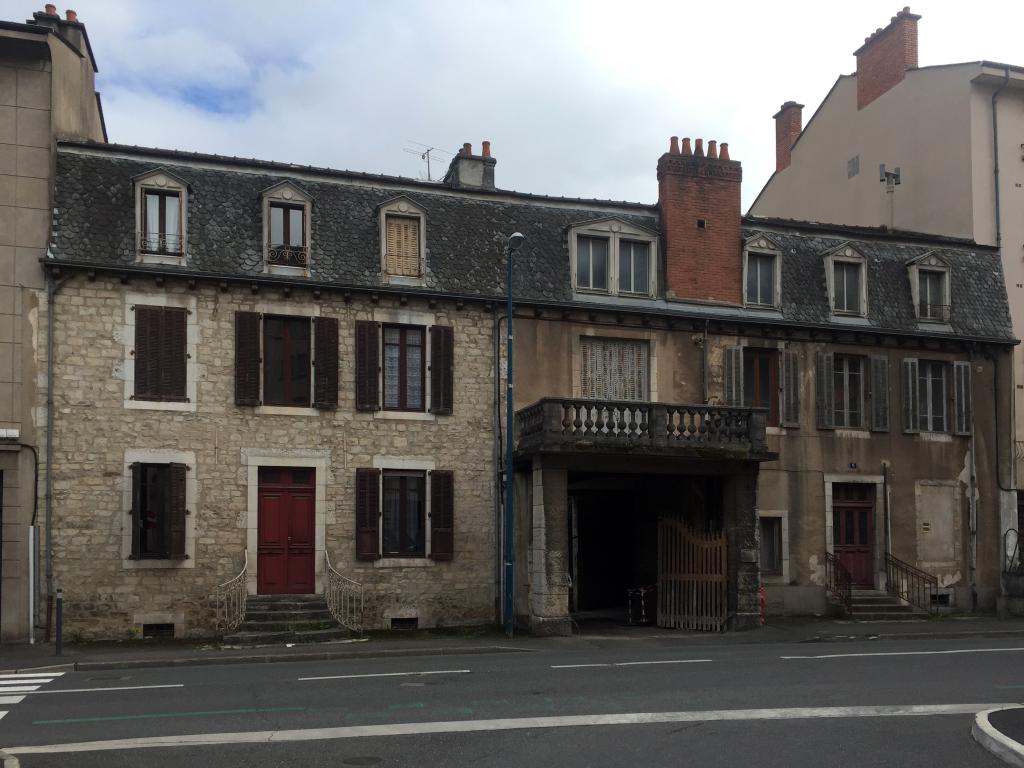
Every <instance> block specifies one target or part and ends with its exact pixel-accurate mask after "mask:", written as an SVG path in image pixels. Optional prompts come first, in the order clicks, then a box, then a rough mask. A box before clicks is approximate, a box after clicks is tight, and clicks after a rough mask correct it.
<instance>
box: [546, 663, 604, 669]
mask: <svg viewBox="0 0 1024 768" xmlns="http://www.w3.org/2000/svg"><path fill="white" fill-rule="evenodd" d="M610 666H611V664H552V665H551V668H552V669H583V668H584V667H610Z"/></svg>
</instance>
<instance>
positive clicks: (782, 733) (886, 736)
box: [0, 633, 1024, 768]
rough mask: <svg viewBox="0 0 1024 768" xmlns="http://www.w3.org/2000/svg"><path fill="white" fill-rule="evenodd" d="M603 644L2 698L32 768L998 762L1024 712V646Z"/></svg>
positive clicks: (91, 684)
mask: <svg viewBox="0 0 1024 768" xmlns="http://www.w3.org/2000/svg"><path fill="white" fill-rule="evenodd" d="M598 637H599V636H595V637H594V638H593V639H592V642H589V643H587V644H584V645H580V644H579V643H577V644H576V645H573V644H571V643H570V642H568V641H567V642H563V643H561V644H560V643H543V644H530V643H525V642H524V646H528V647H526V648H525V649H520V650H519V652H493V653H484V652H479V651H477V652H473V653H466V654H459V653H457V652H454V650H453V652H450V653H446V654H443V655H437V654H421V655H403V656H396V657H390V658H389V657H378V658H369V657H368V658H348V659H322V660H305V661H294V662H293V663H290V664H245V663H236V664H228V665H216V666H179V667H160V668H134V669H109V670H102V669H96V670H88V671H85V670H83V671H74V670H64V671H63V674H59V673H58V671H53V672H49V673H47V672H36V673H21V674H22V675H23V676H22V677H13V676H11V677H4V678H0V688H7V689H9V691H13V689H15V688H31V689H32V690H25V691H22V692H20V693H14V692H9V691H4V692H3V693H0V699H2V700H3V702H4V703H3V704H0V710H6V711H7V715H6V716H4V717H3V719H0V746H2V747H3V748H4V749H6V750H7V751H9V752H12V753H13V754H14V755H15V756H17V757H18V759H19V760H20V761H21V765H22V766H27V767H29V768H32V767H34V766H56V765H75V766H76V767H77V766H85V767H86V768H88V767H89V766H120V765H125V766H127V765H129V761H131V764H132V765H133V766H134V765H138V763H139V761H140V760H144V761H145V763H146V764H147V765H150V766H158V767H159V766H171V765H185V764H189V765H193V766H206V765H216V766H218V768H221V766H234V765H239V766H242V765H245V766H255V767H256V768H262V767H263V766H282V765H297V764H300V763H301V764H303V765H309V766H320V765H323V766H328V765H330V766H339V765H341V766H347V765H381V766H392V765H394V766H400V765H412V764H416V765H445V766H463V765H465V766H469V765H473V766H480V765H484V766H488V765H494V766H518V765H524V766H525V765H529V766H532V767H533V768H536V767H537V766H548V765H558V766H591V765H593V766H603V765H609V766H612V765H637V764H643V765H652V766H654V765H673V766H678V765H683V764H685V765H701V766H715V765H723V766H724V765H734V764H736V762H737V761H739V760H749V761H750V764H752V765H759V766H794V765H821V764H823V763H828V764H832V765H855V764H857V765H859V764H867V765H872V766H886V765H892V766H916V765H920V766H926V765H927V766H930V767H935V766H947V765H948V766H997V765H1002V764H1003V763H1001V762H1000V761H999V760H998V759H997V758H995V757H993V755H992V754H990V753H989V752H987V751H985V750H984V749H983V748H982V747H981V746H979V745H978V744H977V743H975V741H974V740H973V739H972V738H971V728H972V723H973V721H974V718H975V715H976V714H977V713H978V712H981V711H985V710H989V709H993V708H997V707H999V706H1001V705H1005V704H1009V703H1015V702H1017V701H1019V700H1024V665H1022V663H1021V662H1022V661H1024V637H1020V636H1002V637H985V636H983V635H980V636H970V637H968V636H956V637H949V638H943V637H932V638H919V639H917V640H916V641H915V642H908V641H907V640H906V639H905V638H904V639H897V638H885V639H875V640H867V639H863V638H861V637H859V636H858V635H857V634H853V633H850V634H848V635H846V636H845V638H846V639H845V640H844V639H843V637H844V636H843V635H842V634H841V633H839V634H838V635H837V636H835V637H833V638H832V642H827V641H825V640H821V639H819V641H817V642H813V641H812V642H788V641H787V642H771V641H764V640H763V639H762V641H761V642H743V643H741V642H731V643H730V642H722V643H717V644H716V643H695V642H693V641H691V640H688V639H686V637H687V636H678V635H675V636H673V635H671V633H669V636H668V637H662V636H660V635H659V634H658V633H652V635H651V636H649V637H648V639H646V640H637V641H621V640H617V639H615V638H612V639H604V640H602V639H598ZM1018 670H1020V671H1018ZM7 674H8V675H15V674H18V673H7ZM26 674H28V675H31V677H26V676H24V675H26ZM19 697H20V698H19ZM14 699H18V700H17V701H14Z"/></svg>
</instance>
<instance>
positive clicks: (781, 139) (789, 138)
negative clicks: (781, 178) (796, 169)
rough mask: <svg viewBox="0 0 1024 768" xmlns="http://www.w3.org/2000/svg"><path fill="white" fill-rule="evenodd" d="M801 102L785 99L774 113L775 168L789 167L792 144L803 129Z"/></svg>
mask: <svg viewBox="0 0 1024 768" xmlns="http://www.w3.org/2000/svg"><path fill="white" fill-rule="evenodd" d="M803 109H804V105H803V104H797V103H796V102H795V101H787V102H786V103H785V104H783V105H782V106H781V107H779V111H778V112H776V113H775V170H776V171H781V170H783V169H785V168H789V162H790V160H791V159H792V156H793V154H792V153H793V145H794V144H796V140H797V139H798V138H800V131H801V130H803V119H804V118H803V114H804V113H803Z"/></svg>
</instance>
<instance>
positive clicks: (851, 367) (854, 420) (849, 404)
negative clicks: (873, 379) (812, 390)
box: [832, 355, 864, 429]
mask: <svg viewBox="0 0 1024 768" xmlns="http://www.w3.org/2000/svg"><path fill="white" fill-rule="evenodd" d="M832 381H833V393H832V402H833V406H834V408H835V416H834V417H833V425H834V426H836V427H846V428H848V429H860V428H861V427H863V426H864V360H863V358H861V357H858V356H856V355H834V356H833V359H832Z"/></svg>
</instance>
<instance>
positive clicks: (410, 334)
mask: <svg viewBox="0 0 1024 768" xmlns="http://www.w3.org/2000/svg"><path fill="white" fill-rule="evenodd" d="M405 371H406V375H405V382H406V383H405V399H406V402H405V407H406V408H408V409H410V410H419V409H421V408H423V332H422V331H420V330H417V329H408V330H406V332H405Z"/></svg>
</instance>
